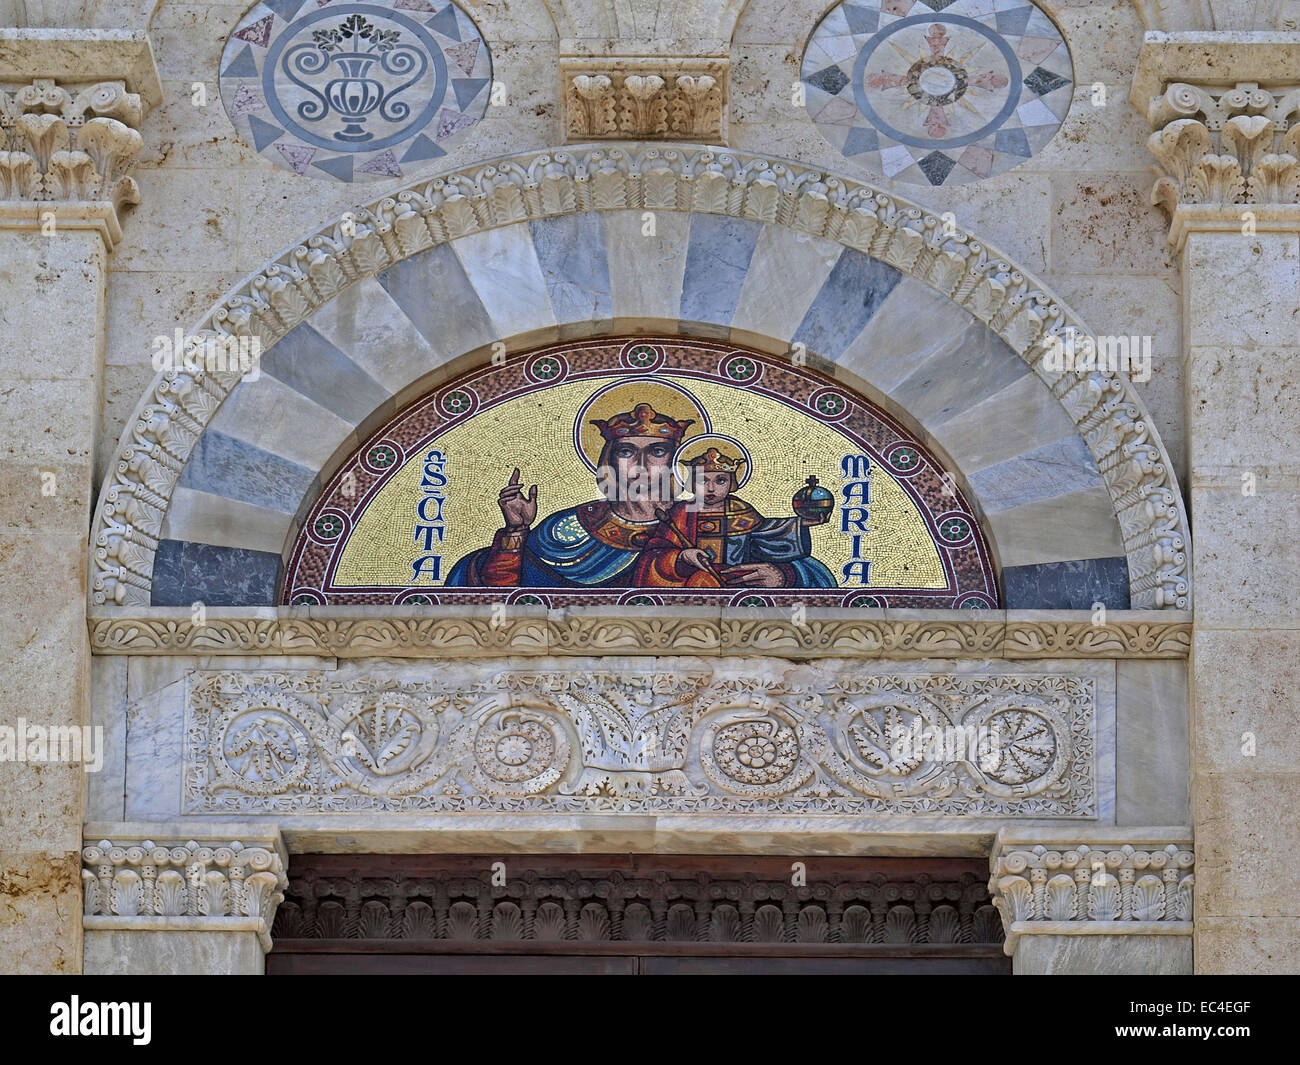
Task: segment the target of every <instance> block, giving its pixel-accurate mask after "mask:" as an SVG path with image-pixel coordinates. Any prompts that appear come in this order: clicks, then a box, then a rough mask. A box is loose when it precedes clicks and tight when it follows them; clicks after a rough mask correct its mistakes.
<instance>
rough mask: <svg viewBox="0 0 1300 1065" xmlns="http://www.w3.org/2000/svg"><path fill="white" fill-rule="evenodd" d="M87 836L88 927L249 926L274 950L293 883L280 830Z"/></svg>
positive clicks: (226, 828)
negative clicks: (279, 913) (276, 927)
mask: <svg viewBox="0 0 1300 1065" xmlns="http://www.w3.org/2000/svg"><path fill="white" fill-rule="evenodd" d="M187 827H188V831H185V830H184V829H186V828H187ZM200 827H201V828H203V829H204V831H203V832H201V833H200V832H197V830H198V828H200ZM178 829H181V830H182V831H177V830H178ZM85 839H86V840H87V846H86V847H85V848H84V849H83V850H82V852H81V861H82V871H81V881H82V888H83V891H84V896H85V908H84V915H85V916H84V922H85V926H86V927H87V928H88V929H91V930H95V929H119V930H120V929H127V930H134V931H178V930H180V931H185V930H190V931H212V930H220V931H231V930H232V929H236V930H237V928H236V926H238V928H242V927H245V926H246V927H247V929H248V930H249V931H255V932H257V933H258V936H259V938H260V939H261V941H262V945H263V947H264V948H265V949H267V950H269V949H270V948H271V939H270V931H271V923H272V922H273V921H274V920H275V909H276V907H277V906H278V905H279V904H280V902H281V901H282V900H283V898H284V890H285V888H286V887H287V886H288V878H287V877H286V875H285V869H286V867H287V864H288V852H287V851H286V850H285V847H284V842H283V840H282V839H281V838H280V834H279V832H278V830H276V829H275V828H273V827H271V828H268V827H267V826H266V825H251V824H243V823H241V824H225V823H211V824H204V825H202V826H199V825H190V826H181V825H169V824H149V823H138V824H137V823H103V824H96V823H91V824H88V825H86V827H85ZM91 840H96V841H97V842H95V843H90V842H89V841H91Z"/></svg>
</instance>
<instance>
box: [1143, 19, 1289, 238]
mask: <svg viewBox="0 0 1300 1065" xmlns="http://www.w3.org/2000/svg"><path fill="white" fill-rule="evenodd" d="M1256 37H1260V38H1265V39H1264V40H1259V41H1256V40H1254V38H1256ZM1188 38H1195V40H1188ZM1216 38H1217V40H1216ZM1243 38H1249V40H1243ZM1295 50H1296V49H1295V44H1294V42H1286V43H1285V44H1282V43H1279V42H1277V41H1274V40H1272V38H1271V37H1270V36H1269V35H1264V34H1260V35H1256V34H1239V33H1238V34H1226V33H1225V34H1210V33H1200V34H1148V35H1147V41H1146V43H1145V44H1144V45H1143V49H1142V54H1141V57H1140V59H1139V69H1138V72H1137V75H1136V76H1135V78H1134V85H1133V93H1132V96H1131V99H1132V101H1133V103H1134V104H1135V105H1136V106H1138V107H1139V109H1141V110H1142V111H1143V113H1144V114H1145V115H1146V117H1147V120H1148V121H1149V122H1150V123H1151V128H1152V130H1153V131H1154V132H1153V133H1152V134H1151V136H1150V138H1149V139H1148V141H1147V145H1148V147H1149V148H1150V149H1151V152H1152V154H1153V155H1154V156H1155V157H1156V161H1157V162H1158V163H1159V167H1160V170H1161V172H1162V176H1161V177H1160V178H1159V179H1158V180H1157V181H1156V183H1155V187H1154V188H1153V190H1152V194H1151V201H1152V203H1153V204H1156V205H1158V206H1160V207H1162V208H1164V210H1165V211H1166V212H1167V213H1168V214H1169V216H1170V220H1171V223H1172V225H1171V230H1170V242H1171V243H1174V244H1176V245H1181V242H1182V237H1183V234H1184V233H1185V231H1186V227H1187V225H1188V224H1189V223H1193V224H1199V223H1201V222H1203V221H1211V222H1212V221H1213V216H1215V215H1218V216H1222V217H1223V218H1225V219H1227V220H1228V221H1230V222H1232V223H1233V228H1236V229H1241V228H1242V227H1243V226H1250V225H1255V226H1257V227H1261V228H1263V227H1267V228H1274V227H1275V226H1277V225H1279V224H1280V225H1282V226H1284V227H1285V228H1294V227H1295V225H1296V222H1297V219H1300V211H1297V210H1295V209H1294V208H1295V205H1296V204H1298V203H1300V125H1297V124H1296V119H1297V116H1300V76H1297V74H1296V67H1295V66H1294V61H1295V59H1296V58H1297V56H1296V55H1295V54H1293V53H1294V52H1295ZM1216 53H1218V59H1219V62H1218V63H1215V62H1213V59H1214V58H1215V54H1216ZM1176 62H1182V63H1184V64H1186V65H1185V66H1184V67H1183V68H1182V69H1181V70H1179V71H1178V73H1176V74H1175V73H1172V71H1173V70H1174V69H1176V68H1175V67H1174V64H1175V63H1176ZM1225 79H1231V80H1225ZM1247 79H1251V80H1247ZM1234 205H1252V207H1251V208H1249V209H1245V210H1243V208H1241V207H1237V206H1234ZM1253 205H1261V206H1263V207H1264V208H1265V209H1264V210H1263V211H1259V210H1255V209H1254V208H1253ZM1279 208H1282V209H1281V210H1279ZM1288 208H1290V210H1288ZM1214 228H1223V227H1222V226H1215V227H1214Z"/></svg>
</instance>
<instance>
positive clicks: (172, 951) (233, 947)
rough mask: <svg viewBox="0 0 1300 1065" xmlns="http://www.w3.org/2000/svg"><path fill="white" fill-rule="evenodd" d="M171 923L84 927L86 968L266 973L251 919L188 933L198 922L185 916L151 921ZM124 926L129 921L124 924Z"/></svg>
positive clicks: (100, 972) (109, 972) (92, 971)
mask: <svg viewBox="0 0 1300 1065" xmlns="http://www.w3.org/2000/svg"><path fill="white" fill-rule="evenodd" d="M164 922H166V923H169V924H170V925H171V927H167V928H161V927H151V928H149V929H147V930H145V929H141V930H135V929H132V928H103V929H93V930H92V929H87V930H86V964H85V971H86V973H87V974H88V975H93V976H126V975H129V974H133V973H153V974H155V975H158V976H261V975H262V974H263V973H264V972H265V971H266V961H265V957H266V954H265V951H263V950H262V945H261V943H260V942H258V938H257V933H256V932H255V931H251V930H248V929H247V928H242V927H237V926H241V925H242V926H247V925H248V924H249V923H250V922H249V921H247V920H246V919H243V918H234V919H232V920H230V921H228V922H227V923H228V924H230V925H231V926H232V927H230V928H225V927H222V926H221V922H220V921H219V920H213V921H210V922H209V923H210V924H211V925H213V927H211V928H208V929H206V930H204V931H197V932H196V931H189V930H188V928H189V926H190V925H192V924H197V923H199V922H194V921H190V920H189V919H187V918H183V917H180V918H154V919H153V920H152V922H151V924H153V925H158V924H162V923H164ZM123 923H124V924H125V923H126V922H123Z"/></svg>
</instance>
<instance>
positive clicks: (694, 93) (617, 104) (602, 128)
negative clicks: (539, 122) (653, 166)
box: [560, 57, 730, 144]
mask: <svg viewBox="0 0 1300 1065" xmlns="http://www.w3.org/2000/svg"><path fill="white" fill-rule="evenodd" d="M729 67H730V61H729V60H728V59H726V58H716V59H686V58H677V57H669V58H663V57H646V58H627V57H620V58H606V59H585V58H584V59H578V58H564V59H561V60H560V76H561V78H562V80H563V86H564V121H565V129H566V131H567V133H568V139H569V140H570V141H586V140H596V139H606V138H629V139H636V140H657V139H668V138H671V139H673V140H683V141H702V142H704V143H708V144H725V143H726V139H727V78H728V72H729Z"/></svg>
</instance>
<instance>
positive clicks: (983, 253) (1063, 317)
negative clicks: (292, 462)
mask: <svg viewBox="0 0 1300 1065" xmlns="http://www.w3.org/2000/svg"><path fill="white" fill-rule="evenodd" d="M627 209H632V210H647V209H648V210H669V211H688V212H700V213H711V214H723V215H731V216H734V217H739V218H747V219H752V220H754V221H757V222H761V223H766V224H772V225H781V226H788V227H790V228H792V229H796V230H799V231H801V232H806V233H810V234H812V235H814V236H817V237H821V238H823V239H826V240H831V241H835V242H837V243H839V244H842V245H844V246H846V247H851V248H855V249H857V250H860V251H862V252H863V253H865V254H868V255H871V256H873V257H875V258H877V259H880V260H882V261H883V262H886V263H889V264H890V265H891V266H893V267H895V268H896V269H898V270H900V271H901V272H903V273H905V274H907V275H909V276H912V277H916V278H918V279H919V280H922V281H924V282H925V283H926V284H928V285H930V286H931V287H933V288H934V289H936V290H937V291H938V292H940V293H942V294H943V295H944V296H946V297H947V298H949V299H951V300H953V301H954V302H956V303H958V304H959V305H960V306H962V307H964V308H966V309H967V310H969V311H970V313H971V314H972V315H974V316H975V317H976V318H978V319H979V320H980V321H982V322H985V323H987V324H988V326H989V327H990V328H991V329H992V330H993V331H994V332H996V333H997V334H998V335H999V336H1000V337H1002V339H1003V340H1005V341H1006V342H1007V344H1008V345H1009V346H1010V347H1011V349H1012V350H1013V351H1015V352H1016V353H1017V354H1019V355H1020V357H1021V358H1023V359H1024V360H1025V362H1026V363H1028V364H1029V365H1030V366H1031V367H1032V368H1033V370H1034V372H1035V373H1036V374H1037V375H1038V377H1039V378H1040V380H1042V381H1043V383H1044V384H1045V385H1046V386H1047V387H1048V388H1049V389H1051V391H1052V394H1053V395H1054V396H1055V397H1056V398H1057V399H1058V401H1059V402H1060V403H1061V405H1062V407H1063V408H1064V410H1065V411H1066V413H1067V415H1068V416H1069V417H1070V419H1071V421H1072V422H1073V423H1074V425H1075V426H1076V427H1077V429H1078V431H1079V433H1080V435H1081V436H1082V437H1083V439H1084V441H1085V443H1086V444H1087V446H1088V448H1089V450H1090V451H1091V453H1092V455H1093V457H1094V459H1095V460H1096V462H1097V467H1098V470H1099V471H1100V473H1101V475H1102V478H1103V479H1104V480H1105V482H1106V485H1107V489H1108V491H1109V492H1110V496H1111V500H1112V504H1113V506H1114V507H1115V513H1116V516H1117V519H1118V521H1119V526H1120V532H1121V535H1122V537H1123V540H1124V545H1125V554H1126V556H1127V559H1128V566H1129V579H1130V591H1131V599H1132V602H1133V604H1134V605H1135V606H1137V607H1139V608H1158V609H1177V610H1184V609H1189V608H1190V606H1191V601H1192V587H1191V583H1192V582H1191V573H1190V565H1189V558H1188V548H1189V546H1190V537H1189V535H1188V524H1187V515H1186V513H1185V510H1184V507H1183V502H1182V497H1181V495H1180V493H1179V491H1178V487H1177V484H1176V483H1175V478H1174V474H1173V466H1172V463H1171V462H1170V460H1169V456H1168V454H1167V453H1166V451H1165V449H1164V446H1163V445H1162V444H1161V442H1160V438H1159V434H1158V433H1157V431H1156V429H1155V427H1154V425H1153V424H1152V423H1151V420H1150V418H1149V417H1148V416H1147V415H1146V413H1145V410H1144V408H1143V405H1142V401H1141V399H1140V398H1139V397H1138V395H1137V393H1136V391H1135V390H1134V388H1133V385H1132V383H1131V382H1130V381H1129V380H1128V379H1127V378H1126V377H1125V376H1124V375H1122V374H1119V373H1114V372H1103V371H1100V370H1089V369H1077V370H1076V369H1073V368H1071V369H1068V370H1059V371H1058V370H1055V369H1053V368H1052V367H1051V364H1050V362H1051V361H1050V360H1049V359H1048V358H1047V356H1048V354H1049V353H1051V352H1052V351H1054V350H1057V349H1058V348H1059V343H1058V342H1059V339H1060V337H1061V336H1062V335H1064V334H1066V333H1067V332H1072V333H1073V334H1074V335H1079V334H1081V333H1087V330H1086V329H1085V328H1084V326H1083V324H1082V322H1081V321H1080V320H1079V318H1078V317H1077V316H1076V315H1075V314H1074V313H1073V312H1072V311H1071V310H1070V309H1069V307H1068V306H1066V305H1065V304H1064V303H1063V302H1062V301H1060V300H1059V299H1057V298H1056V297H1055V296H1054V295H1052V294H1051V293H1050V292H1049V291H1048V290H1047V289H1046V287H1045V286H1044V285H1043V284H1042V283H1041V282H1039V281H1038V280H1037V279H1035V278H1034V277H1033V276H1032V275H1030V274H1028V273H1026V272H1025V271H1022V270H1020V269H1019V268H1017V267H1016V266H1015V265H1014V264H1013V263H1011V262H1010V261H1008V260H1007V259H1005V258H1003V257H1002V256H1001V254H1000V253H998V252H997V251H996V250H994V249H992V248H989V247H987V246H986V245H984V244H983V243H982V242H980V241H978V240H976V239H975V237H974V236H973V235H971V234H969V233H965V232H962V231H961V230H955V231H954V229H953V227H952V226H951V225H949V224H948V223H946V222H945V221H944V220H943V219H942V218H940V217H939V216H937V215H935V214H932V213H930V212H927V211H925V210H924V209H922V208H921V207H918V206H915V205H913V204H909V203H907V202H905V201H902V200H899V199H897V198H896V197H894V196H891V195H890V194H888V193H886V192H884V191H882V190H880V189H876V188H873V187H871V186H869V185H864V184H861V183H859V182H856V181H853V180H850V179H848V178H844V177H840V176H837V175H834V174H828V173H825V172H823V171H819V170H815V169H812V168H809V167H805V166H802V165H800V164H798V163H794V162H790V161H788V160H777V159H772V158H765V157H763V156H756V155H751V154H748V153H742V152H732V151H728V150H726V149H722V148H709V147H701V146H698V145H689V144H686V145H673V144H647V145H641V144H630V145H626V146H611V145H587V146H581V147H573V148H564V149H560V150H556V151H553V152H543V153H524V154H520V155H515V156H509V157H505V158H501V159H498V160H495V161H494V162H491V163H485V164H479V165H476V166H473V167H470V168H467V169H464V170H460V171H455V172H451V173H447V174H444V175H442V176H439V177H435V178H432V179H423V180H421V181H419V182H416V183H415V184H413V185H412V186H411V187H409V188H407V189H406V190H404V191H402V192H399V193H396V194H394V195H391V196H387V197H384V198H383V199H381V200H379V201H377V202H375V203H373V204H371V205H370V206H369V207H365V208H360V209H358V210H356V211H353V212H350V217H349V218H347V219H346V220H345V219H342V218H340V219H339V220H337V221H336V222H333V223H331V224H330V225H328V226H327V227H325V228H324V229H323V230H321V231H320V232H318V233H317V234H315V235H313V236H311V237H309V238H308V239H306V240H305V241H303V242H302V243H301V244H299V245H296V246H294V247H291V248H288V249H286V250H285V251H284V252H283V253H282V254H281V255H279V256H277V257H276V258H275V259H274V260H273V261H272V262H270V263H268V264H266V266H265V267H263V268H262V270H260V271H258V272H257V273H255V274H253V275H251V276H250V277H248V278H247V279H246V280H245V281H243V282H241V284H240V285H239V286H238V287H237V288H236V289H235V290H234V291H233V292H231V293H230V294H229V295H228V296H227V297H226V298H225V299H224V300H223V301H222V302H221V303H219V304H218V305H217V306H216V307H215V308H214V309H213V310H212V312H211V313H210V314H209V315H208V317H207V318H205V319H204V320H203V322H201V323H200V324H199V327H198V328H197V329H194V330H191V335H192V336H194V337H195V338H196V343H206V342H207V341H208V340H209V339H211V340H212V341H214V342H216V343H221V342H222V341H221V338H222V337H226V336H247V337H250V338H252V337H256V338H257V340H258V342H259V343H260V344H261V345H262V348H263V350H264V351H265V350H268V349H269V348H270V347H271V345H273V344H274V343H275V342H276V341H277V340H278V339H279V338H280V337H282V336H283V335H284V334H285V333H287V332H288V331H289V330H290V329H291V328H293V326H295V325H296V324H297V323H298V322H301V321H303V320H304V319H306V318H307V317H308V316H309V315H311V314H312V313H313V312H314V311H315V310H316V309H317V308H318V307H320V306H322V305H324V304H325V303H327V302H328V301H329V300H331V299H333V298H334V297H335V296H336V295H337V294H338V293H339V292H340V291H342V290H343V289H344V288H346V287H348V286H349V285H351V284H353V283H354V282H356V281H358V280H360V279H361V278H364V277H370V276H372V275H374V274H376V273H378V272H379V271H380V270H383V269H385V268H386V267H389V266H391V265H392V264H394V263H396V262H399V261H401V260H403V259H406V258H408V257H409V256H411V255H414V254H416V253H417V252H419V251H422V250H423V249H425V248H428V247H431V246H433V245H436V244H442V243H445V242H447V241H450V240H454V239H455V238H457V237H461V236H465V235H467V234H470V233H476V232H481V231H483V230H487V229H492V228H497V227H501V226H506V225H512V224H514V223H518V222H523V221H527V220H529V219H532V218H545V217H555V216H560V215H566V214H572V213H578V212H585V211H603V210H627ZM238 381H239V373H238V371H234V372H230V371H225V372H222V371H206V370H204V371H200V372H195V373H188V372H187V373H179V372H173V371H167V372H164V373H160V374H159V376H158V377H157V378H155V380H154V382H153V384H152V386H151V387H150V389H149V391H148V392H147V393H146V395H145V396H144V397H143V399H142V400H141V402H140V404H139V405H138V406H137V408H136V411H135V413H134V414H133V416H132V417H131V418H130V419H128V421H127V427H126V430H125V431H124V433H123V436H122V440H121V442H120V443H119V446H118V453H117V458H116V461H114V462H112V463H110V466H109V472H108V475H107V477H106V480H105V483H104V486H103V490H102V492H101V493H100V499H99V505H98V510H97V514H96V518H95V527H94V533H93V539H92V543H91V556H92V557H91V572H90V585H91V592H90V598H91V602H92V603H94V604H106V603H116V604H119V605H126V604H144V603H147V602H148V601H149V597H150V589H151V587H152V574H153V563H154V555H155V552H156V550H157V545H158V541H159V539H160V538H161V535H162V525H163V519H164V517H165V515H166V511H167V507H168V506H169V504H170V499H171V495H172V492H173V491H174V490H175V487H176V484H177V481H178V480H179V478H180V475H181V471H182V470H183V469H184V466H185V462H186V461H187V460H188V458H189V455H190V453H191V451H192V450H193V448H194V446H195V443H196V442H197V440H198V438H199V436H200V435H201V434H202V433H203V431H204V429H205V428H206V426H207V424H208V422H209V421H210V420H211V419H212V417H213V416H214V415H215V414H216V412H217V410H218V409H219V408H220V406H221V403H222V402H223V401H224V400H225V398H226V396H227V395H228V394H229V393H230V391H231V390H232V389H233V388H234V387H235V385H236V384H237V383H238Z"/></svg>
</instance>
